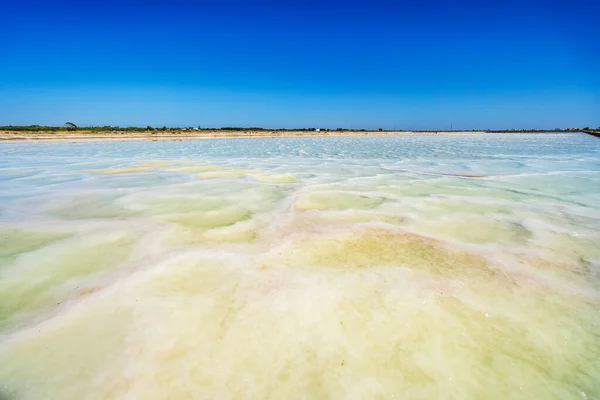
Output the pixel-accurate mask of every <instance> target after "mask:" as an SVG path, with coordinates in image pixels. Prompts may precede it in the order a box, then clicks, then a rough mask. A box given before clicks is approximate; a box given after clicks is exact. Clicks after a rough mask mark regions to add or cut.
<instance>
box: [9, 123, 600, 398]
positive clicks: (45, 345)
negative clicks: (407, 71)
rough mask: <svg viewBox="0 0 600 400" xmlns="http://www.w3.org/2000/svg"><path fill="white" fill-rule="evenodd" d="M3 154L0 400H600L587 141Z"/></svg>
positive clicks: (215, 144)
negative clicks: (597, 399)
mask: <svg viewBox="0 0 600 400" xmlns="http://www.w3.org/2000/svg"><path fill="white" fill-rule="evenodd" d="M0 153H1V154H0V156H1V157H2V162H1V163H0V199H2V202H1V203H0V223H1V227H0V360H1V362H0V398H4V397H6V398H17V399H19V398H35V399H37V398H60V399H71V398H91V399H96V398H97V399H105V398H174V399H180V398H428V399H429V398H461V399H462V398H465V399H469V398H473V399H476V398H486V399H488V398H489V399H496V398H497V399H506V398H523V399H531V398H560V399H569V398H572V399H580V398H598V397H600V337H599V333H600V331H599V329H600V328H598V324H599V323H600V319H599V317H600V315H599V313H600V308H599V307H598V306H599V304H598V303H599V300H600V297H599V295H600V285H599V283H600V246H598V245H597V243H600V141H598V140H597V139H595V138H591V137H587V136H584V135H578V134H568V135H565V134H561V135H550V134H548V135H487V136H486V135H464V136H441V135H407V136H390V137H386V136H379V137H377V136H376V137H364V138H360V137H348V138H344V137H335V138H326V137H323V138H314V139H313V138H282V139H252V140H246V139H224V140H212V141H206V140H196V141H194V140H190V141H173V142H170V141H158V142H152V141H131V142H110V141H99V142H78V143H64V142H53V143H46V142H40V143H33V144H32V143H29V142H20V143H16V142H12V143H0Z"/></svg>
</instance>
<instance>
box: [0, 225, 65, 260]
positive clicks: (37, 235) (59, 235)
mask: <svg viewBox="0 0 600 400" xmlns="http://www.w3.org/2000/svg"><path fill="white" fill-rule="evenodd" d="M67 236H69V234H67V233H64V232H60V231H58V232H57V231H47V230H35V231H34V230H27V229H17V228H10V227H0V268H2V267H3V266H4V265H7V264H10V263H11V262H13V261H15V260H16V258H17V257H18V256H19V255H20V254H22V253H27V252H30V251H33V250H36V249H39V248H40V247H43V246H45V245H47V244H50V243H52V242H54V241H57V240H60V239H64V238H65V237H67Z"/></svg>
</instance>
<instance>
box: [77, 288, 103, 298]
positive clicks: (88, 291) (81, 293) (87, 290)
mask: <svg viewBox="0 0 600 400" xmlns="http://www.w3.org/2000/svg"><path fill="white" fill-rule="evenodd" d="M100 289H101V288H99V287H88V288H83V289H79V290H77V292H76V293H75V296H76V297H82V296H87V295H89V294H92V293H96V292H97V291H99V290H100Z"/></svg>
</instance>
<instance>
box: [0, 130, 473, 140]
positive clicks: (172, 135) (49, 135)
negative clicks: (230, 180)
mask: <svg viewBox="0 0 600 400" xmlns="http://www.w3.org/2000/svg"><path fill="white" fill-rule="evenodd" d="M476 133H485V132H483V131H451V132H448V131H437V132H436V131H434V132H432V131H427V132H425V131H328V132H324V131H322V132H313V131H277V130H273V131H267V130H265V131H220V130H214V131H181V130H173V131H148V132H117V131H111V132H92V131H85V130H78V131H66V130H65V131H58V132H19V131H0V140H48V139H71V140H73V139H151V140H159V139H216V138H255V137H259V138H273V137H305V136H365V135H382V134H385V135H406V134H476Z"/></svg>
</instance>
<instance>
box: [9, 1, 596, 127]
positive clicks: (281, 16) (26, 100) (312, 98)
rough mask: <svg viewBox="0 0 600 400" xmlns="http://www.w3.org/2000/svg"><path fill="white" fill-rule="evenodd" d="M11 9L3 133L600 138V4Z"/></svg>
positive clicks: (61, 5)
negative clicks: (221, 131)
mask: <svg viewBox="0 0 600 400" xmlns="http://www.w3.org/2000/svg"><path fill="white" fill-rule="evenodd" d="M0 9H1V10H2V23H1V24H0V125H4V124H14V125H17V124H56V125H62V124H63V123H64V122H65V121H73V122H75V123H76V124H79V125H143V126H146V125H153V126H162V125H167V126H198V125H200V126H203V127H219V126H264V127H313V126H320V127H331V128H336V127H353V128H359V127H365V128H379V127H382V128H386V129H389V128H393V127H394V126H397V127H398V128H407V129H421V128H433V129H437V128H440V129H441V128H449V127H450V124H453V126H454V128H455V129H456V128H459V129H468V128H512V127H542V128H554V127H568V126H600V31H599V26H600V25H599V24H600V2H598V1H597V0H594V1H592V0H589V1H584V0H571V1H552V0H546V1H529V0H520V1H514V0H508V1H500V0H498V1H496V0H494V1H487V0H479V1H446V0H444V1H442V0H436V1H433V0H432V1H428V0H424V1H411V2H403V1H377V0H369V1H367V0H365V1H354V0H347V1H327V0H323V1H318V0H308V1H277V2H267V1H250V0H240V1H228V0H224V1H211V2H209V1H194V2H192V1H178V0H171V1H152V0H146V1H139V2H136V1H127V0H122V1H114V0H107V1H100V0H80V1H77V2H74V1H61V0H54V1H29V0H12V1H8V0H0Z"/></svg>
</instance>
